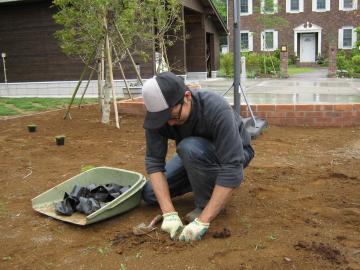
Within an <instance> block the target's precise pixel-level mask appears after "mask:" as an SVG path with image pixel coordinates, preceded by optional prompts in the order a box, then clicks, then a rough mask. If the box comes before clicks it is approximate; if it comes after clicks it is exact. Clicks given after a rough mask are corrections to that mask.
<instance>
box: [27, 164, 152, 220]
mask: <svg viewBox="0 0 360 270" xmlns="http://www.w3.org/2000/svg"><path fill="white" fill-rule="evenodd" d="M145 182H146V179H145V177H144V176H143V175H142V174H140V173H137V172H132V171H127V170H123V169H117V168H110V167H97V168H93V169H90V170H88V171H85V172H83V173H81V174H78V175H76V176H74V177H72V178H70V179H69V180H67V181H65V182H63V183H61V184H59V185H57V186H55V187H53V188H51V189H49V190H48V191H46V192H44V193H42V194H40V195H39V196H37V197H35V198H34V199H32V200H31V202H32V207H33V209H34V210H35V211H37V212H39V213H42V214H44V215H47V216H50V217H53V218H55V219H59V220H62V221H65V222H69V223H73V224H77V225H87V224H91V223H94V222H98V221H101V220H104V219H107V218H110V217H113V216H115V215H119V214H121V213H124V212H126V211H129V210H131V209H133V208H134V207H136V206H138V205H139V204H140V200H141V190H142V188H143V186H144V185H145ZM108 183H115V184H118V185H122V186H129V185H130V186H131V187H130V188H129V190H127V191H126V192H124V193H123V194H121V195H120V196H119V197H117V198H115V199H114V200H112V201H111V202H108V203H107V204H106V205H104V206H103V207H101V208H100V209H99V210H97V211H96V212H93V213H91V214H90V215H88V216H86V215H85V214H82V213H79V212H75V213H74V214H72V215H71V216H63V215H58V214H57V213H56V212H55V207H54V204H55V203H56V202H60V201H62V200H63V199H64V194H65V192H67V193H70V192H71V191H72V189H73V187H74V186H75V185H80V186H87V185H89V184H97V185H105V184H108Z"/></svg>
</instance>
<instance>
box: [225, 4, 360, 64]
mask: <svg viewBox="0 0 360 270" xmlns="http://www.w3.org/2000/svg"><path fill="white" fill-rule="evenodd" d="M240 3H241V4H240V15H241V16H240V30H241V44H242V48H243V50H244V51H254V52H262V51H274V50H276V49H278V48H280V46H282V45H287V46H288V52H289V55H297V56H298V57H299V60H300V62H302V63H313V62H315V61H316V58H317V57H318V56H319V55H322V56H325V57H327V55H328V47H329V43H330V42H333V43H335V42H336V44H338V45H337V46H338V48H339V49H344V50H350V49H352V48H353V47H354V46H355V44H356V39H357V35H356V32H355V28H356V27H358V26H360V12H359V5H358V0H273V1H267V0H266V1H265V0H241V1H240ZM264 13H266V14H275V15H278V16H280V17H281V18H284V19H285V20H286V21H287V22H288V26H286V27H284V28H281V27H279V28H277V27H276V26H275V27H271V28H269V29H264V27H263V26H262V25H261V24H260V23H259V20H258V18H259V16H264ZM233 14H234V0H228V28H229V32H230V36H229V43H228V44H229V47H230V51H233V35H232V33H233V21H234V19H233V18H234V15H233ZM265 16H266V15H265Z"/></svg>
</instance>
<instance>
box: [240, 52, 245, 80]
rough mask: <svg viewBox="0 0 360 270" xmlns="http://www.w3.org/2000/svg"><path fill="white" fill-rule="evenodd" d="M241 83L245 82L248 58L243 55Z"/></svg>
mask: <svg viewBox="0 0 360 270" xmlns="http://www.w3.org/2000/svg"><path fill="white" fill-rule="evenodd" d="M240 78H241V83H242V84H244V82H245V80H246V58H245V56H241V77H240Z"/></svg>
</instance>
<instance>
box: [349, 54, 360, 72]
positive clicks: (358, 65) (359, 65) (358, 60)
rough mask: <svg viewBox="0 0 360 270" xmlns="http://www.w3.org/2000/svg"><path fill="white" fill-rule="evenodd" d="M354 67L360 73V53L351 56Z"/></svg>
mask: <svg viewBox="0 0 360 270" xmlns="http://www.w3.org/2000/svg"><path fill="white" fill-rule="evenodd" d="M351 62H352V67H353V69H354V72H356V73H360V54H358V55H354V56H353V57H352V58H351Z"/></svg>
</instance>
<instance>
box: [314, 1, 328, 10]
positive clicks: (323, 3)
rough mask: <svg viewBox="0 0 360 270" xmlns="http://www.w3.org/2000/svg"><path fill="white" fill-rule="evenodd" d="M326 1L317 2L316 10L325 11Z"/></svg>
mask: <svg viewBox="0 0 360 270" xmlns="http://www.w3.org/2000/svg"><path fill="white" fill-rule="evenodd" d="M325 8H326V1H325V0H317V3H316V9H325Z"/></svg>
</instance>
